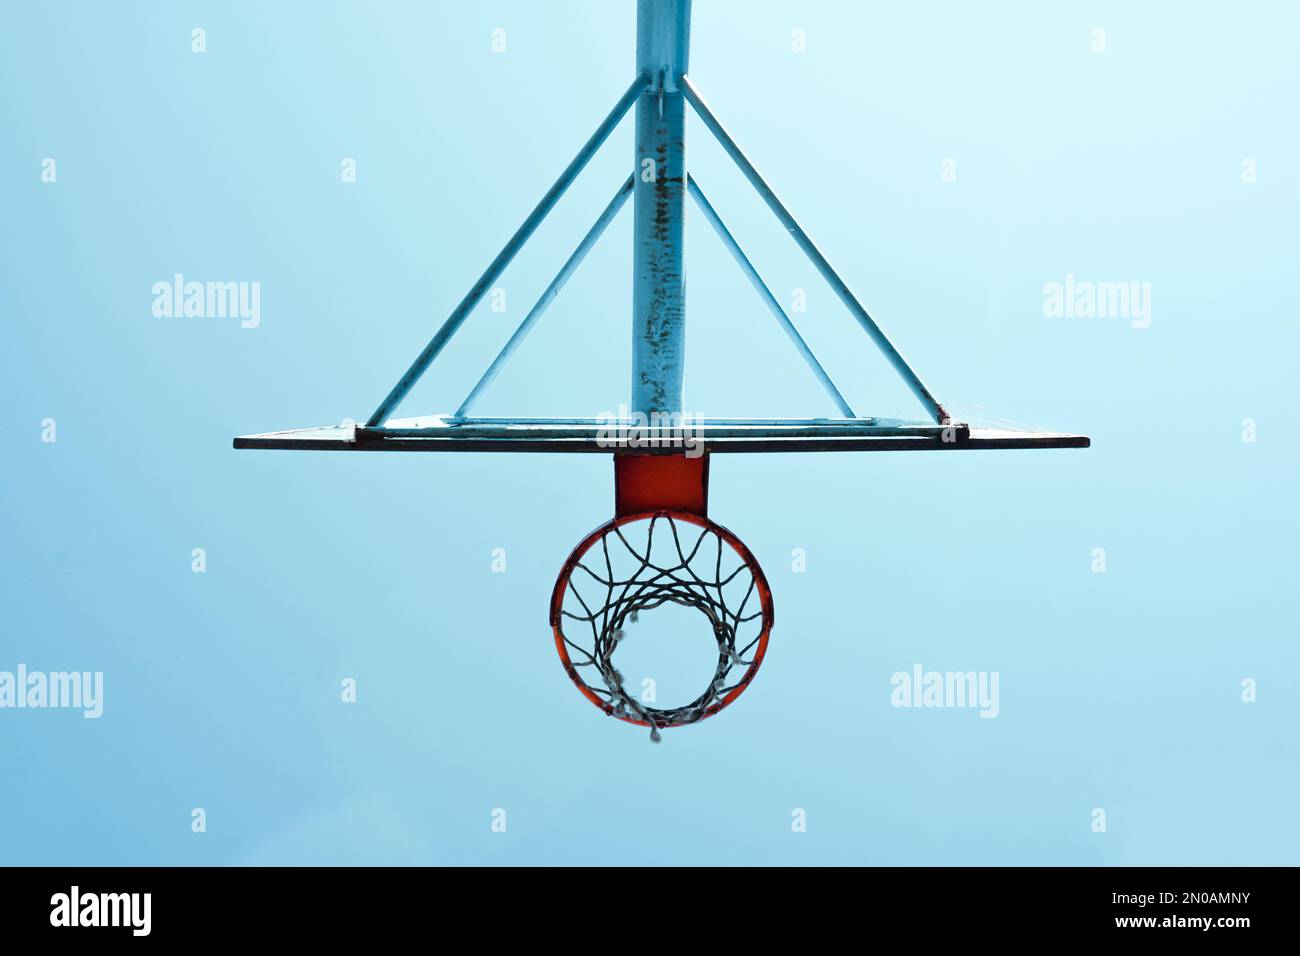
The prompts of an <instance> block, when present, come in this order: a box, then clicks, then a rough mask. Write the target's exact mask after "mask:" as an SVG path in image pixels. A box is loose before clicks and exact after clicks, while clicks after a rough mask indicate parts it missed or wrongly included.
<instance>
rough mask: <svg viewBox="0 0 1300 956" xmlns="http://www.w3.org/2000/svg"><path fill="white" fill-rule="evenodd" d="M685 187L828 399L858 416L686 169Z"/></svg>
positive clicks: (846, 413) (842, 410)
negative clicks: (824, 390)
mask: <svg viewBox="0 0 1300 956" xmlns="http://www.w3.org/2000/svg"><path fill="white" fill-rule="evenodd" d="M686 190H687V192H689V193H690V194H691V198H692V199H694V200H695V205H697V206H699V208H700V212H702V213H703V214H704V218H705V219H707V220H708V221H709V225H711V226H712V227H713V230H714V232H716V233H717V234H718V238H719V239H721V240H722V244H723V245H724V246H726V247H727V251H728V252H730V253H731V256H732V258H733V259H735V260H736V264H737V265H739V266H740V270H741V271H742V272H743V273H745V275H746V276H747V277H748V278H749V281H750V284H752V285H753V286H754V288H755V289H757V290H758V294H759V296H760V297H761V298H762V299H763V302H764V303H766V304H767V307H768V309H770V310H771V312H772V315H774V316H775V317H776V321H777V322H778V323H780V325H781V328H782V329H784V330H785V334H786V335H788V336H789V337H790V341H791V342H793V343H794V347H795V348H796V349H798V350H799V354H800V355H801V356H803V360H804V361H805V362H807V363H808V367H809V368H810V369H812V373H813V375H815V376H816V377H817V381H819V382H821V385H822V388H824V389H826V394H827V395H829V396H830V397H831V401H833V402H834V403H835V404H836V405H837V406H838V407H839V410H840V411H841V412H843V413H844V415H845V417H846V418H857V417H858V416H857V415H856V414H855V413H854V411H853V408H852V406H850V405H849V403H848V402H847V401H845V400H844V396H843V395H841V394H840V390H839V389H838V388H836V387H835V383H834V382H833V381H831V377H830V375H828V374H827V373H826V369H824V368H822V363H821V362H819V361H817V356H815V355H813V353H812V349H810V348H809V347H808V343H807V342H805V341H804V338H803V336H802V335H800V334H799V330H798V329H796V328H795V327H794V323H793V322H792V321H790V316H788V315H786V312H785V309H783V308H781V303H780V302H778V301H777V300H776V296H774V295H773V294H772V290H771V289H769V288H768V287H767V283H766V282H764V281H763V277H762V276H760V275H759V274H758V270H757V269H755V268H754V264H753V263H752V262H750V261H749V257H748V256H747V255H745V252H744V250H743V249H741V248H740V244H739V243H738V242H736V237H735V236H733V235H732V234H731V230H729V229H728V228H727V227H726V225H725V224H724V223H723V221H722V219H721V217H720V216H719V215H718V212H717V210H716V209H714V208H713V205H712V203H710V202H709V200H708V199H706V198H705V196H704V192H703V191H702V190H701V189H700V186H699V184H698V183H697V182H696V181H695V177H694V176H692V175H690V174H689V173H688V174H687V178H686Z"/></svg>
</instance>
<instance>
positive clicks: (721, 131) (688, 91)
mask: <svg viewBox="0 0 1300 956" xmlns="http://www.w3.org/2000/svg"><path fill="white" fill-rule="evenodd" d="M677 84H678V87H679V88H680V89H681V91H682V93H683V95H684V96H685V97H686V100H687V102H689V103H690V104H691V106H692V107H693V108H694V109H695V113H696V115H697V116H699V118H700V119H701V120H703V122H704V125H705V126H707V127H708V128H709V132H711V133H712V134H713V136H714V138H715V139H717V141H718V143H719V144H721V146H722V148H723V149H724V150H726V152H727V155H729V156H730V157H731V159H732V161H733V162H734V163H735V164H736V165H737V166H738V167H740V171H741V172H742V173H744V174H745V178H746V179H748V180H749V182H750V184H751V185H753V187H754V189H755V190H756V191H757V192H758V194H759V196H761V197H762V199H763V201H764V202H765V203H767V206H768V208H769V209H771V210H772V212H773V213H774V214H775V215H776V218H777V219H778V220H780V222H781V225H783V226H784V227H785V229H786V231H787V232H788V233H790V235H791V236H792V237H793V238H794V241H795V242H796V243H797V244H798V245H799V248H800V249H802V250H803V252H804V255H806V256H807V257H808V259H809V260H810V261H811V262H812V264H813V265H814V266H816V268H817V271H818V272H820V273H821V275H822V278H823V279H825V280H826V282H827V284H828V285H830V287H831V289H832V290H834V292H835V294H836V295H837V296H839V298H840V301H841V302H843V303H844V305H845V306H846V307H847V308H848V310H849V312H850V314H852V316H853V317H854V318H855V319H857V321H858V324H859V325H861V326H862V328H863V329H864V330H865V331H866V333H867V334H868V335H870V336H871V339H872V341H874V342H875V343H876V347H877V348H879V349H880V351H881V353H882V354H883V355H884V356H885V358H886V359H887V360H888V361H889V364H890V365H892V366H893V367H894V371H896V372H897V373H898V374H899V376H901V377H902V379H903V381H904V382H905V383H906V384H907V387H908V388H910V389H911V390H912V394H913V395H915V396H916V397H917V399H918V400H919V401H920V402H921V404H922V405H923V406H925V410H926V411H927V412H929V413H930V415H931V416H932V417H933V418H934V420H935V421H936V422H938V423H939V424H940V425H946V424H948V423H949V422H950V421H951V417H950V416H949V414H948V411H947V410H946V409H945V408H944V407H943V406H942V405H940V404H939V402H938V400H937V399H936V398H935V397H934V395H933V394H931V392H930V390H929V389H928V388H926V386H925V383H924V382H922V381H921V379H920V376H918V375H917V374H916V372H915V371H914V370H913V369H912V366H910V365H908V364H907V360H906V359H905V358H903V356H902V354H901V353H900V352H899V351H898V349H897V348H896V347H895V346H894V343H893V342H891V341H890V340H889V336H887V335H885V332H884V330H883V329H881V327H880V326H879V325H877V324H876V320H875V319H873V318H872V317H871V315H870V313H868V312H867V310H866V309H865V308H863V306H862V303H861V302H859V301H858V299H857V297H856V296H855V295H854V294H853V292H852V291H851V290H850V289H849V287H848V284H847V283H845V281H844V280H843V279H841V278H840V275H839V273H837V272H836V271H835V269H834V268H833V267H832V266H831V264H830V262H829V261H828V260H827V259H826V257H825V256H824V255H822V253H821V250H820V249H818V248H817V246H816V244H814V243H813V241H812V239H811V238H809V236H808V233H806V232H804V230H803V227H802V226H800V225H799V223H798V221H797V220H796V219H795V218H794V216H793V215H791V213H790V210H788V209H786V208H785V204H784V203H782V202H781V200H780V199H778V198H777V195H776V193H775V192H773V191H772V187H770V186H769V185H768V184H767V182H766V181H765V180H764V179H763V176H762V174H760V173H759V171H758V169H757V168H756V167H755V166H754V164H753V163H751V162H750V161H749V157H748V156H746V155H745V154H744V152H743V151H742V150H741V148H740V146H739V145H737V143H736V141H735V140H734V139H732V137H731V134H730V133H728V132H727V130H726V129H725V128H724V127H723V125H722V123H721V122H720V121H719V120H718V118H717V117H716V116H715V115H714V114H713V111H712V110H711V109H709V107H708V105H707V104H706V103H705V102H704V100H703V98H702V97H701V96H700V91H699V90H697V89H696V88H695V84H694V83H692V82H691V79H690V77H689V76H687V75H686V74H682V75H681V76H679V77H678V78H677Z"/></svg>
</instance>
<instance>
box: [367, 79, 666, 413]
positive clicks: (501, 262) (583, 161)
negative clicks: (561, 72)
mask: <svg viewBox="0 0 1300 956" xmlns="http://www.w3.org/2000/svg"><path fill="white" fill-rule="evenodd" d="M645 86H646V76H645V75H644V74H638V75H637V78H636V79H635V80H633V81H632V85H631V86H629V87H628V88H627V92H625V93H624V94H623V95H622V97H620V99H619V101H618V102H617V103H615V104H614V108H613V109H612V110H610V111H609V115H608V116H606V117H605V119H604V120H603V121H602V122H601V124H600V125H599V126H598V127H596V131H595V132H594V133H592V134H591V138H590V139H588V140H587V142H586V143H584V144H583V147H582V149H580V150H579V151H578V155H577V156H575V157H573V161H572V162H571V163H569V165H568V166H566V167H565V169H564V172H562V173H560V178H559V179H557V180H556V181H555V184H554V185H553V186H551V188H550V189H549V190H547V192H546V195H545V196H543V197H542V200H541V202H539V203H538V204H537V206H536V207H535V208H534V209H533V211H532V212H531V213H529V214H528V218H527V219H525V220H524V222H523V225H521V226H520V227H519V229H518V230H516V232H515V234H514V235H513V236H511V237H510V241H509V242H507V243H506V244H505V248H503V249H502V250H501V251H500V252H499V253H497V257H496V258H495V259H493V260H492V264H491V265H489V266H488V267H487V271H486V272H484V273H483V275H481V276H480V277H479V280H478V282H476V283H474V287H473V288H472V289H470V290H469V292H468V293H466V295H465V298H463V299H461V301H460V305H458V306H456V308H455V310H454V311H453V312H452V313H451V315H449V316H448V317H447V321H446V322H444V323H443V324H442V328H440V329H438V331H437V332H436V333H435V334H434V336H433V338H432V339H430V340H429V344H428V345H426V346H425V347H424V351H422V352H421V353H420V355H419V357H418V358H416V360H415V361H414V362H413V363H411V367H410V368H409V369H407V370H406V374H404V375H403V376H402V377H401V378H400V379H399V380H398V382H397V384H396V385H394V386H393V390H392V391H391V392H389V393H388V397H387V398H385V399H384V400H383V401H382V402H381V403H380V405H379V407H378V408H376V409H375V411H374V414H372V415H371V416H370V418H369V419H367V421H366V425H367V426H368V427H371V428H373V427H374V426H376V425H382V424H383V423H384V421H385V420H386V419H387V418H388V416H389V415H391V414H392V412H393V409H395V408H396V407H397V406H398V404H400V403H401V401H402V399H404V398H405V397H406V393H407V392H409V391H410V390H411V388H412V386H414V385H415V383H416V382H418V381H419V380H420V376H421V375H423V374H424V373H425V371H426V370H427V369H428V368H429V366H430V365H431V364H432V363H433V360H434V359H435V358H437V357H438V353H439V352H441V351H442V350H443V347H444V346H446V344H447V342H448V341H450V339H451V337H452V336H453V335H455V334H456V330H457V329H459V328H460V327H461V325H462V324H463V323H464V322H465V319H466V318H468V316H469V314H470V312H472V311H473V310H474V306H476V305H478V303H479V300H480V299H482V298H483V296H484V295H485V294H486V293H487V291H488V289H490V288H491V287H492V283H494V282H496V281H497V279H498V278H500V276H501V273H502V272H504V271H505V268H506V266H508V265H509V264H510V260H512V259H513V258H514V257H515V255H516V253H518V252H519V250H520V249H521V248H522V247H523V245H524V243H526V242H527V241H528V239H529V237H530V236H531V235H532V234H533V233H534V232H535V231H536V230H537V227H538V226H539V225H540V224H541V222H542V220H543V219H545V218H546V216H547V214H548V213H550V211H551V210H552V209H553V208H554V207H555V204H556V203H557V202H559V199H560V197H561V196H563V195H564V191H565V190H566V189H568V188H569V185H570V184H571V183H572V182H573V181H574V180H575V179H577V178H578V174H579V173H580V172H582V170H583V167H585V166H586V165H587V163H588V161H590V159H591V157H592V156H593V155H595V153H596V150H598V149H600V146H601V144H602V143H604V142H605V140H606V139H608V138H609V134H610V133H611V132H612V131H613V129H614V127H615V126H617V125H618V121H619V120H621V119H622V118H623V114H624V113H626V112H627V111H628V108H629V107H630V106H631V105H632V103H633V102H634V101H637V100H638V97H640V95H641V91H642V90H643V89H645Z"/></svg>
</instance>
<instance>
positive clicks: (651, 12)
mask: <svg viewBox="0 0 1300 956" xmlns="http://www.w3.org/2000/svg"><path fill="white" fill-rule="evenodd" d="M690 28H691V3H690V0H637V11H636V60H637V72H638V73H642V74H644V75H646V76H648V77H649V78H650V81H649V85H648V86H647V87H646V89H645V90H644V91H643V92H642V93H641V95H640V97H639V98H638V99H637V101H636V167H635V170H634V176H635V179H636V187H635V192H634V196H633V209H634V214H635V215H634V221H633V226H632V229H633V253H632V259H633V263H632V397H631V408H632V411H633V412H641V413H644V414H646V415H652V414H654V413H656V412H669V413H672V412H681V411H682V386H683V381H684V372H685V365H684V359H685V333H686V276H685V272H684V270H683V264H682V256H683V250H684V240H685V220H686V103H685V101H684V100H683V99H682V93H681V90H680V89H678V86H677V78H678V77H679V76H681V75H682V74H683V73H685V72H686V68H687V55H688V50H689V46H690Z"/></svg>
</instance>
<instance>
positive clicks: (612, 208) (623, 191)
mask: <svg viewBox="0 0 1300 956" xmlns="http://www.w3.org/2000/svg"><path fill="white" fill-rule="evenodd" d="M632 184H633V177H631V176H629V177H627V180H626V181H625V182H624V183H623V185H622V187H620V188H619V191H618V192H617V193H615V194H614V198H613V199H611V200H610V201H609V205H607V206H606V207H605V210H604V212H602V213H601V214H600V216H599V217H598V218H597V219H596V222H595V224H594V225H593V226H592V227H591V229H590V230H588V232H587V234H586V235H585V236H583V237H582V242H580V243H578V248H577V249H575V250H573V255H571V256H569V258H568V259H567V260H566V261H565V263H564V265H563V266H561V267H560V271H559V272H557V273H556V275H555V278H554V279H552V280H551V284H550V285H548V286H547V287H546V291H545V292H543V293H542V295H541V298H539V299H538V300H537V304H536V305H534V306H533V307H532V309H530V310H529V312H528V314H527V315H526V316H524V320H523V321H522V322H520V323H519V328H517V329H515V332H514V335H512V336H510V341H508V342H506V344H505V345H504V346H503V347H502V348H501V351H500V352H499V353H497V357H496V358H495V359H493V360H492V364H491V365H489V366H488V368H487V371H486V372H484V373H483V377H482V378H480V379H479V380H478V384H477V385H475V386H474V388H473V389H472V390H471V391H470V393H469V395H467V396H465V401H463V402H461V403H460V408H458V409H456V414H455V416H454V417H456V418H464V417H465V416H466V415H468V414H469V410H470V406H472V405H473V404H474V403H475V402H476V401H478V397H479V395H481V394H482V393H483V390H484V389H486V388H487V387H488V386H489V385H491V384H492V382H493V380H494V379H495V378H496V377H497V375H498V374H500V372H501V369H502V368H504V367H505V364H506V362H507V361H509V359H510V356H512V355H513V354H514V353H515V350H516V349H517V348H519V344H520V343H521V342H523V340H524V337H525V336H527V335H528V333H529V332H530V331H532V328H533V326H534V325H536V324H537V320H538V319H540V318H541V317H542V315H543V314H544V313H545V312H546V310H547V308H548V307H549V306H550V304H551V303H552V302H554V301H555V297H556V296H557V295H559V294H560V290H561V289H563V288H564V284H565V283H566V282H568V281H569V279H570V277H572V275H573V273H574V272H576V271H577V269H578V266H580V265H581V264H582V260H583V259H585V258H587V253H588V252H590V251H591V247H592V246H594V245H595V244H596V243H597V242H598V241H599V240H600V237H601V236H602V235H603V234H604V232H605V228H606V227H607V226H608V225H609V224H610V223H611V222H613V220H614V217H615V216H617V215H618V213H619V210H621V209H622V208H623V206H624V204H625V203H626V202H627V199H628V197H629V196H631V195H632Z"/></svg>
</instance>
